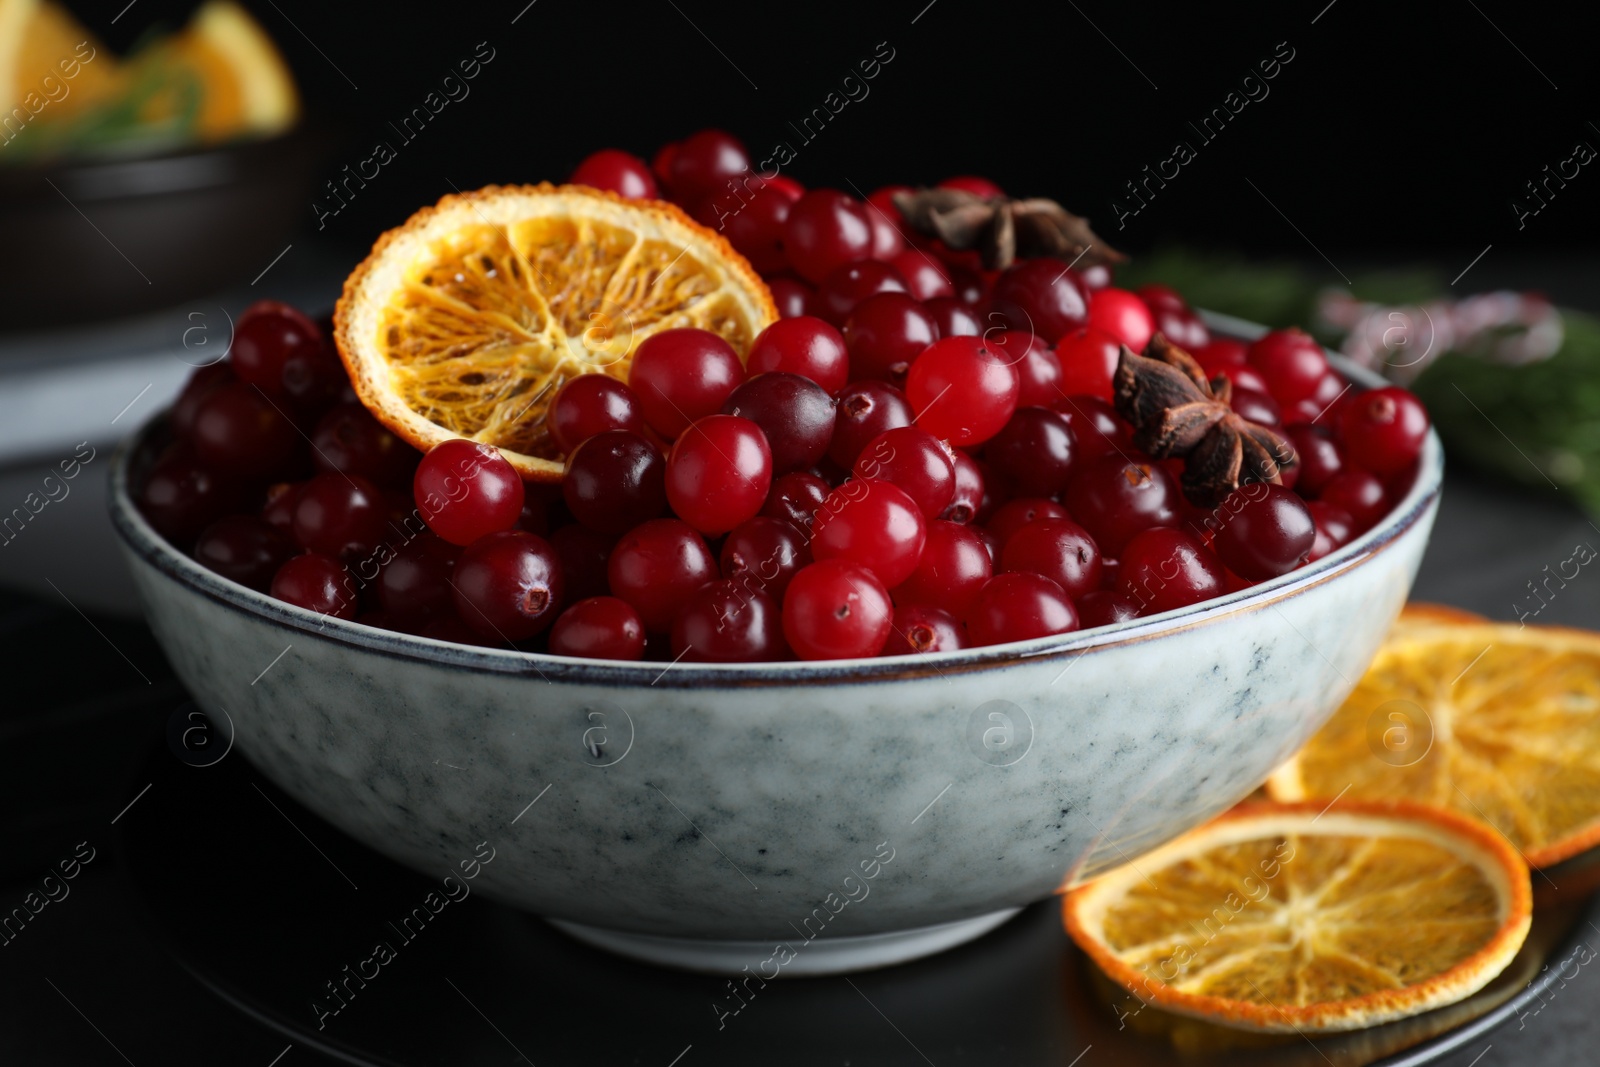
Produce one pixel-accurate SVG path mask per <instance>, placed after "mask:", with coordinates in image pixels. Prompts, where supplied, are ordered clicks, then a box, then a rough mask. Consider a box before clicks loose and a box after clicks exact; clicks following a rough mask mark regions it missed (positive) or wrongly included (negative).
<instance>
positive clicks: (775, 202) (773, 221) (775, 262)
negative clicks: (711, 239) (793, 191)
mask: <svg viewBox="0 0 1600 1067" xmlns="http://www.w3.org/2000/svg"><path fill="white" fill-rule="evenodd" d="M758 181H760V179H759V178H757V179H754V181H752V182H751V183H750V184H751V185H754V184H755V182H758ZM793 203H794V202H793V201H792V200H790V199H789V197H788V196H786V195H785V194H784V193H783V192H781V191H780V190H778V189H775V188H772V187H771V186H766V185H762V186H758V187H756V188H753V189H752V188H750V187H749V186H748V185H740V184H738V183H736V184H735V188H734V189H732V190H731V191H730V190H724V191H723V192H721V193H718V194H715V195H713V196H710V197H708V198H706V199H705V200H702V201H701V202H700V205H699V206H698V207H697V208H696V209H695V211H694V215H695V217H696V218H697V219H698V220H699V221H700V222H702V223H704V224H705V225H707V226H710V227H711V228H712V229H714V230H717V231H718V232H720V233H721V234H722V235H723V236H724V237H726V238H727V239H728V243H729V244H731V245H733V247H734V250H735V251H736V252H738V253H739V254H740V255H742V256H744V258H745V259H748V260H749V261H750V265H751V266H752V267H754V268H755V269H756V273H758V274H763V275H766V274H776V273H778V272H779V271H782V270H785V269H787V268H788V266H789V257H788V256H786V255H785V254H784V251H783V227H784V223H786V222H788V221H789V208H790V206H791V205H792V204H793Z"/></svg>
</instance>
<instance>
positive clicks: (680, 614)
mask: <svg viewBox="0 0 1600 1067" xmlns="http://www.w3.org/2000/svg"><path fill="white" fill-rule="evenodd" d="M573 180H574V181H579V182H583V183H585V184H588V185H592V186H596V187H599V188H605V189H610V190H612V191H614V192H617V193H619V194H620V195H623V196H628V197H652V196H658V195H661V193H660V191H661V190H663V189H664V190H665V193H666V195H667V196H668V197H669V198H671V199H673V200H675V201H676V202H678V203H680V204H682V205H684V206H685V207H686V208H687V209H688V210H689V211H690V212H691V213H692V214H693V215H695V216H696V217H697V218H699V219H700V220H701V221H703V222H705V223H706V224H708V225H711V226H713V227H716V228H719V229H720V230H721V231H722V232H723V233H724V234H725V235H726V236H727V237H728V239H729V240H730V241H731V242H732V243H733V245H734V247H735V248H737V249H738V250H739V251H740V252H741V253H743V254H744V255H745V256H746V257H748V258H749V259H750V261H751V263H752V264H753V265H754V266H755V267H756V269H757V270H759V271H760V272H761V273H762V274H763V275H764V276H765V277H766V279H767V281H768V284H769V285H770V286H771V288H772V291H773V293H774V295H775V296H776V297H777V299H778V303H779V306H780V309H781V311H782V315H783V317H782V318H781V319H780V320H779V321H778V322H776V323H774V324H773V325H771V326H770V327H768V328H767V329H766V330H765V331H763V332H762V333H761V334H760V336H759V337H757V338H756V339H755V341H754V343H753V345H752V346H751V349H750V351H749V352H748V353H747V354H746V356H745V358H744V359H743V360H742V361H741V359H740V355H739V353H737V352H735V351H734V350H733V349H732V348H731V347H730V346H729V345H728V344H727V343H726V342H725V341H723V340H722V339H721V338H720V337H718V336H716V335H714V334H712V333H708V332H705V331H702V330H696V329H675V330H667V331H664V332H660V333H657V334H654V335H652V336H650V337H648V338H647V339H646V340H644V341H643V342H642V343H641V344H640V345H639V347H638V349H637V351H636V352H635V354H634V358H633V361H632V364H631V367H630V368H629V370H628V373H627V380H626V381H622V380H619V379H617V378H613V377H609V376H607V375H604V374H592V375H587V376H583V377H579V378H576V379H573V380H571V381H569V382H567V383H566V385H565V386H563V388H562V389H561V390H560V391H559V392H558V393H557V394H556V395H555V397H554V398H553V400H552V401H551V404H550V407H549V409H548V413H547V416H546V417H547V419H548V423H549V428H550V432H551V434H552V436H553V438H554V440H555V441H556V442H557V444H558V445H559V446H560V447H561V448H562V450H563V451H564V452H565V453H566V456H567V458H566V466H565V471H564V473H563V476H562V478H561V482H560V484H559V485H550V484H535V483H528V484H525V483H524V482H523V481H522V480H521V479H520V478H519V476H518V474H517V472H516V471H515V470H514V469H513V468H512V466H511V464H510V463H508V462H507V461H506V460H505V459H504V458H503V457H502V456H501V455H500V454H499V453H498V452H497V451H495V450H494V449H493V448H489V447H486V446H483V445H479V444H475V443H473V442H470V441H465V440H454V441H450V442H447V443H445V444H442V445H440V446H438V447H437V448H435V449H433V450H432V451H431V452H429V453H427V454H426V455H421V454H419V453H418V452H416V450H414V449H412V448H411V447H410V446H408V445H407V444H406V443H405V442H403V441H401V440H399V439H398V438H396V437H395V436H394V435H393V434H391V433H390V432H389V431H388V430H387V429H385V428H384V427H383V426H382V425H380V424H379V423H378V422H377V421H376V420H375V419H374V418H373V417H372V416H371V415H369V414H368V413H367V411H366V409H364V408H363V407H362V406H361V405H360V404H359V403H357V402H356V401H355V399H354V397H353V395H352V394H351V392H350V390H349V387H348V384H347V382H346V380H345V377H344V374H343V371H342V369H341V367H340V365H339V362H338V360H337V357H336V355H335V354H334V352H333V350H332V348H331V344H330V341H329V337H328V329H327V326H326V324H325V323H324V324H317V323H314V322H312V321H310V320H309V319H307V318H306V317H305V316H303V315H301V314H300V313H299V312H297V311H295V310H294V309H292V308H290V307H287V306H284V305H282V304H276V303H270V302H263V303H259V304H256V305H254V306H253V307H251V308H250V309H249V310H248V311H247V312H246V313H245V314H244V315H243V316H242V317H241V318H240V320H239V323H238V327H237V331H236V336H235V340H234V344H233V348H232V352H231V357H230V359H229V361H228V362H226V363H222V364H218V365H216V366H212V367H207V368H204V369H202V370H200V371H199V372H197V373H196V374H195V375H194V377H193V378H192V379H191V380H190V382H189V383H188V385H187V386H186V387H185V389H184V390H183V393H182V395H181V396H180V397H179V399H178V401H177V404H176V406H175V407H174V409H173V412H172V416H171V420H170V422H171V440H170V443H168V444H167V446H166V447H165V450H164V451H162V452H161V453H160V454H159V455H158V456H155V457H153V459H152V460H151V461H150V463H149V464H148V466H147V470H145V471H144V473H143V476H142V482H141V490H140V504H141V507H142V509H143V511H144V514H145V515H146V517H147V518H148V519H149V521H150V522H151V524H152V525H153V526H155V527H156V529H157V530H159V531H160V532H161V533H162V534H163V535H165V536H166V537H168V538H170V539H171V540H172V541H173V542H174V543H175V544H178V545H180V546H182V547H184V548H186V549H189V550H190V551H192V554H193V556H194V558H195V559H196V560H198V561H199V562H201V563H203V564H204V565H206V566H207V567H209V568H211V569H212V570H213V571H216V572H217V573H219V574H221V575H223V576H225V577H227V578H231V579H233V580H234V581H237V582H240V583H242V584H244V585H247V586H250V587H251V588H254V589H258V590H262V591H266V592H270V593H271V595H273V596H275V597H277V598H278V599H280V600H284V601H287V602H289V603H292V604H296V605H299V606H300V607H303V608H308V609H310V610H312V611H316V612H321V613H323V614H327V615H332V616H336V617H339V618H342V619H354V620H356V621H358V622H363V623H367V624H369V625H372V626H377V627H382V628H385V629H391V630H397V631H402V632H406V633H412V634H419V635H422V636H425V637H432V638H439V639H443V640H452V641H459V642H467V643H473V644H481V645H489V646H500V647H515V648H518V649H523V650H532V651H548V652H551V653H554V654H558V655H568V656H585V657H595V658H602V659H614V660H638V659H654V660H661V661H677V660H686V661H701V662H745V661H770V660H783V659H789V658H793V657H798V658H801V659H838V658H848V657H864V656H877V655H907V654H913V653H923V652H942V651H950V650H953V649H960V648H966V647H973V646H979V645H992V644H998V643H1002V642H1008V641H1020V640H1024V639H1028V638H1036V637H1043V636H1047V635H1051V634H1060V633H1064V632H1067V631H1070V630H1075V629H1079V628H1083V627H1091V626H1104V625H1108V624H1112V623H1117V622H1122V621H1126V620H1129V619H1134V618H1137V617H1140V616H1143V615H1150V614H1154V613H1156V612H1163V611H1168V610H1172V609H1174V608H1181V607H1184V606H1187V605H1190V604H1195V603H1198V602H1200V601H1203V600H1207V599H1210V598H1212V597H1216V596H1220V595H1222V594H1224V593H1228V592H1231V591H1234V590H1237V589H1241V588H1244V587H1246V586H1249V585H1251V584H1252V583H1255V582H1260V581H1264V580H1266V579H1269V578H1273V577H1276V576H1278V575H1281V574H1285V573H1287V572H1289V571H1291V570H1293V569H1295V568H1296V567H1299V566H1302V565H1303V564H1305V563H1306V562H1308V561H1309V560H1315V559H1318V558H1320V557H1321V556H1323V555H1326V554H1327V553H1329V552H1331V551H1333V550H1334V549H1336V548H1338V547H1339V546H1341V545H1343V544H1345V543H1347V542H1348V541H1349V540H1351V539H1352V538H1353V537H1355V536H1357V535H1358V534H1360V533H1361V532H1362V531H1364V530H1366V529H1368V528H1369V527H1371V526H1372V525H1373V524H1374V523H1375V522H1377V521H1378V519H1379V518H1380V517H1381V516H1382V515H1383V514H1384V513H1385V512H1386V511H1387V510H1388V508H1389V507H1390V506H1391V505H1392V504H1393V503H1394V501H1395V500H1396V499H1397V498H1398V496H1399V495H1401V494H1403V493H1404V492H1405V490H1406V489H1407V488H1408V487H1409V485H1410V482H1411V480H1412V478H1413V477H1414V472H1415V468H1416V462H1417V457H1418V454H1419V452H1420V450H1421V447H1422V444H1423V439H1424V437H1425V435H1426V433H1427V428H1428V418H1427V415H1426V413H1425V412H1424V411H1423V409H1422V407H1421V406H1420V404H1418V402H1417V401H1416V399H1415V398H1414V397H1412V396H1411V394H1409V393H1407V392H1406V391H1404V390H1402V389H1397V388H1383V389H1375V390H1371V391H1366V392H1361V391H1357V390H1354V389H1351V388H1350V387H1349V386H1348V385H1347V384H1346V383H1345V382H1344V381H1343V379H1341V378H1340V377H1339V376H1338V375H1336V374H1335V373H1334V372H1333V371H1332V370H1331V369H1330V368H1329V366H1328V364H1327V362H1326V360H1325V358H1324V356H1323V353H1322V349H1321V348H1320V347H1319V346H1318V345H1317V344H1316V343H1315V342H1314V341H1312V339H1311V338H1310V337H1308V336H1307V335H1306V334H1304V333H1301V332H1300V331H1298V330H1293V329H1290V330H1277V331H1274V332H1272V333H1269V334H1267V335H1266V336H1264V337H1262V338H1261V339H1260V340H1258V341H1256V342H1254V343H1253V344H1248V345H1247V344H1245V343H1243V342H1240V341H1236V340H1231V339H1228V338H1222V337H1212V336H1211V335H1210V334H1209V332H1208V331H1207V329H1206V326H1205V325H1204V323H1202V321H1201V320H1200V318H1199V317H1198V316H1197V315H1196V314H1195V312H1194V311H1193V310H1192V309H1191V308H1190V307H1189V306H1188V304H1187V303H1185V301H1184V300H1183V298H1182V297H1181V296H1180V295H1179V294H1178V293H1176V292H1174V291H1173V290H1172V289H1169V288H1166V287H1163V286H1146V287H1144V288H1142V289H1140V290H1139V291H1138V292H1130V291H1128V290H1124V289H1119V288H1115V287H1113V286H1112V285H1111V281H1112V279H1111V276H1110V272H1109V271H1108V270H1107V269H1105V268H1103V267H1096V268H1093V269H1089V270H1084V271H1081V272H1080V271H1074V270H1073V269H1071V268H1069V267H1068V266H1067V264H1065V263H1062V262H1058V261H1056V260H1053V259H1032V260H1025V261H1021V262H1018V263H1016V264H1015V265H1014V266H1012V267H1010V268H1009V269H1007V270H1004V271H1000V272H992V271H985V270H983V269H982V268H981V265H980V264H979V262H978V261H977V260H976V259H975V258H974V256H973V254H972V253H969V252H958V251H954V250H952V249H950V248H948V247H945V246H943V245H942V244H941V243H940V242H938V241H937V240H935V239H931V238H925V237H922V236H921V235H919V234H915V233H912V232H910V231H909V229H908V228H907V227H906V226H905V225H904V224H903V222H902V220H901V219H900V217H899V215H898V213H897V212H896V210H895V208H894V206H893V203H892V202H891V200H890V195H891V194H892V193H893V192H894V191H895V189H893V188H890V189H882V190H879V191H878V192H876V193H874V194H872V196H870V197H868V199H867V200H866V201H865V202H862V201H858V200H856V199H854V198H852V197H850V196H847V195H845V194H844V193H840V192H836V191H833V190H827V189H814V190H809V191H808V190H805V189H804V188H802V187H801V186H800V185H799V184H798V183H796V182H794V181H793V180H791V179H789V178H787V177H785V176H781V175H780V176H775V177H770V178H762V177H757V176H755V175H753V174H752V172H751V171H750V159H749V156H748V155H747V154H746V153H745V150H744V147H743V146H742V145H741V144H740V143H739V142H738V141H737V140H735V139H734V138H732V137H730V136H729V135H727V134H725V133H721V132H719V131H715V130H708V131H702V132H700V133H697V134H695V135H693V136H692V137H689V138H688V139H686V140H684V141H682V142H679V143H676V144H672V145H668V146H667V147H666V148H665V149H663V150H662V151H661V152H660V153H659V154H658V155H657V156H656V158H655V160H654V162H653V164H646V163H645V162H644V161H643V160H640V159H637V158H636V157H634V156H631V155H629V154H627V153H625V152H619V151H615V150H607V151H604V152H599V153H596V154H595V155H593V156H591V157H589V158H588V159H586V160H585V161H584V162H583V163H582V164H581V165H580V166H579V167H578V169H577V171H576V172H575V173H574V175H573ZM944 184H945V185H947V186H953V187H959V188H963V189H967V190H970V191H973V192H977V193H979V194H981V195H989V196H997V195H1000V191H999V189H998V188H997V187H995V186H994V185H993V184H992V183H990V182H988V181H986V180H984V179H981V178H973V177H964V178H955V179H951V180H950V181H949V182H946V183H944ZM1157 331H1160V332H1162V333H1164V334H1165V335H1166V336H1167V338H1168V339H1170V340H1172V341H1173V342H1175V343H1176V344H1178V345H1179V346H1181V347H1183V348H1185V349H1187V350H1188V351H1190V352H1191V353H1192V354H1193V355H1194V356H1195V357H1196V358H1197V359H1198V360H1199V362H1200V363H1201V365H1202V366H1203V367H1204V369H1205V370H1206V372H1207V373H1208V374H1210V375H1213V376H1215V375H1224V376H1226V377H1228V378H1229V379H1231V381H1232V385H1233V390H1232V398H1233V399H1232V403H1233V406H1234V408H1235V410H1236V411H1238V412H1239V414H1241V415H1243V416H1244V417H1245V418H1247V419H1250V420H1252V421H1254V422H1258V423H1262V424H1265V425H1269V426H1272V427H1275V428H1277V429H1279V430H1280V431H1281V432H1282V433H1283V434H1284V435H1286V436H1287V437H1288V438H1289V439H1290V440H1291V441H1292V442H1293V444H1294V446H1295V449H1296V451H1297V453H1298V462H1297V463H1296V464H1294V465H1293V466H1288V467H1286V468H1285V469H1284V470H1283V471H1282V474H1281V476H1282V481H1283V484H1282V485H1276V484H1267V483H1259V482H1257V483H1249V484H1246V485H1243V486H1241V487H1240V488H1238V489H1237V490H1235V491H1234V492H1233V493H1232V494H1231V495H1229V496H1228V497H1227V498H1226V499H1225V500H1224V501H1223V502H1222V504H1221V505H1220V506H1218V507H1215V508H1199V507H1196V506H1194V505H1193V504H1191V503H1190V502H1189V501H1188V500H1186V499H1185V498H1184V496H1183V494H1182V492H1181V491H1180V490H1179V488H1178V480H1177V478H1178V475H1179V474H1181V472H1182V470H1183V460H1181V459H1167V460H1161V461H1157V460H1154V459H1151V458H1150V457H1149V456H1147V455H1145V454H1143V453H1142V452H1140V451H1139V450H1138V448H1137V447H1136V446H1135V445H1134V444H1133V433H1132V430H1131V428H1130V427H1129V426H1128V424H1127V423H1126V422H1124V421H1123V420H1122V419H1121V418H1120V417H1119V416H1118V414H1117V412H1116V409H1115V408H1114V407H1113V405H1112V403H1111V401H1112V375H1113V372H1114V371H1115V369H1116V366H1117V358H1118V353H1119V351H1120V349H1121V346H1123V345H1127V346H1128V347H1129V348H1131V349H1133V350H1134V351H1142V350H1143V349H1144V348H1145V346H1146V345H1147V344H1148V343H1149V341H1150V339H1151V338H1152V337H1153V336H1154V335H1155V333H1156V332H1157Z"/></svg>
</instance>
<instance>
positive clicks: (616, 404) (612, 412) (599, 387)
mask: <svg viewBox="0 0 1600 1067" xmlns="http://www.w3.org/2000/svg"><path fill="white" fill-rule="evenodd" d="M545 422H546V424H547V425H548V426H549V428H550V436H551V438H552V439H553V440H554V441H555V443H556V447H557V448H559V449H561V451H562V452H564V453H571V452H572V450H573V449H575V448H577V447H578V446H579V445H581V444H583V443H584V442H585V441H587V440H588V439H589V438H591V437H593V436H594V435H595V434H597V433H604V432H605V431H607V430H632V431H633V432H634V433H643V432H644V412H643V411H642V410H641V409H640V407H639V398H638V397H636V396H634V394H633V390H632V389H629V388H628V387H627V386H626V385H624V384H623V383H622V382H619V381H617V380H616V379H615V378H613V377H611V376H610V375H606V374H580V375H578V376H577V377H575V378H569V379H568V380H567V382H566V384H564V385H563V386H562V387H561V388H560V389H558V390H557V391H556V395H555V399H553V400H551V401H550V410H549V412H548V413H547V414H546V415H545Z"/></svg>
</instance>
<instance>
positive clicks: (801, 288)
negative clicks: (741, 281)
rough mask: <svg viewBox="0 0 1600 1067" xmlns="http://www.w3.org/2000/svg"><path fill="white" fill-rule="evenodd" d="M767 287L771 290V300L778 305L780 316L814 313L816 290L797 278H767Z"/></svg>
mask: <svg viewBox="0 0 1600 1067" xmlns="http://www.w3.org/2000/svg"><path fill="white" fill-rule="evenodd" d="M767 288H768V289H770V290H772V301H773V303H775V304H777V305H778V315H779V317H781V318H785V319H792V318H796V317H798V316H800V315H814V314H815V313H816V296H817V294H816V292H815V290H813V289H812V288H811V286H809V285H807V284H806V283H805V282H803V281H801V280H800V279H799V278H789V277H781V278H768V279H767Z"/></svg>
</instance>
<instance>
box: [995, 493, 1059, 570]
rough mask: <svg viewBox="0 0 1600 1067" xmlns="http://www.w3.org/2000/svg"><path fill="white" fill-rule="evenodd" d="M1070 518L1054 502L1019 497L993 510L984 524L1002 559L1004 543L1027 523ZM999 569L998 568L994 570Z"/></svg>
mask: <svg viewBox="0 0 1600 1067" xmlns="http://www.w3.org/2000/svg"><path fill="white" fill-rule="evenodd" d="M1071 517H1072V516H1071V515H1069V514H1068V513H1067V509H1066V508H1064V507H1062V506H1061V505H1060V504H1057V503H1056V502H1055V501H1054V500H1049V499H1046V498H1044V497H1037V496H1019V497H1015V498H1013V499H1011V500H1007V501H1006V502H1005V503H1004V504H1001V505H1000V506H999V507H998V508H996V509H995V512H994V514H993V515H991V516H990V517H989V519H988V521H987V522H986V523H985V524H984V525H985V527H986V528H987V529H988V531H989V533H990V534H991V535H993V537H994V539H995V545H996V546H997V547H998V548H999V550H1000V552H1001V554H1002V558H1003V556H1004V553H1005V547H1006V542H1007V541H1009V540H1011V535H1012V534H1014V533H1016V532H1017V531H1018V530H1020V529H1022V528H1023V527H1024V526H1027V525H1028V524H1029V523H1032V522H1037V521H1039V520H1040V519H1070V518H1071ZM996 569H997V570H998V569H999V568H998V567H997V568H996Z"/></svg>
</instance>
